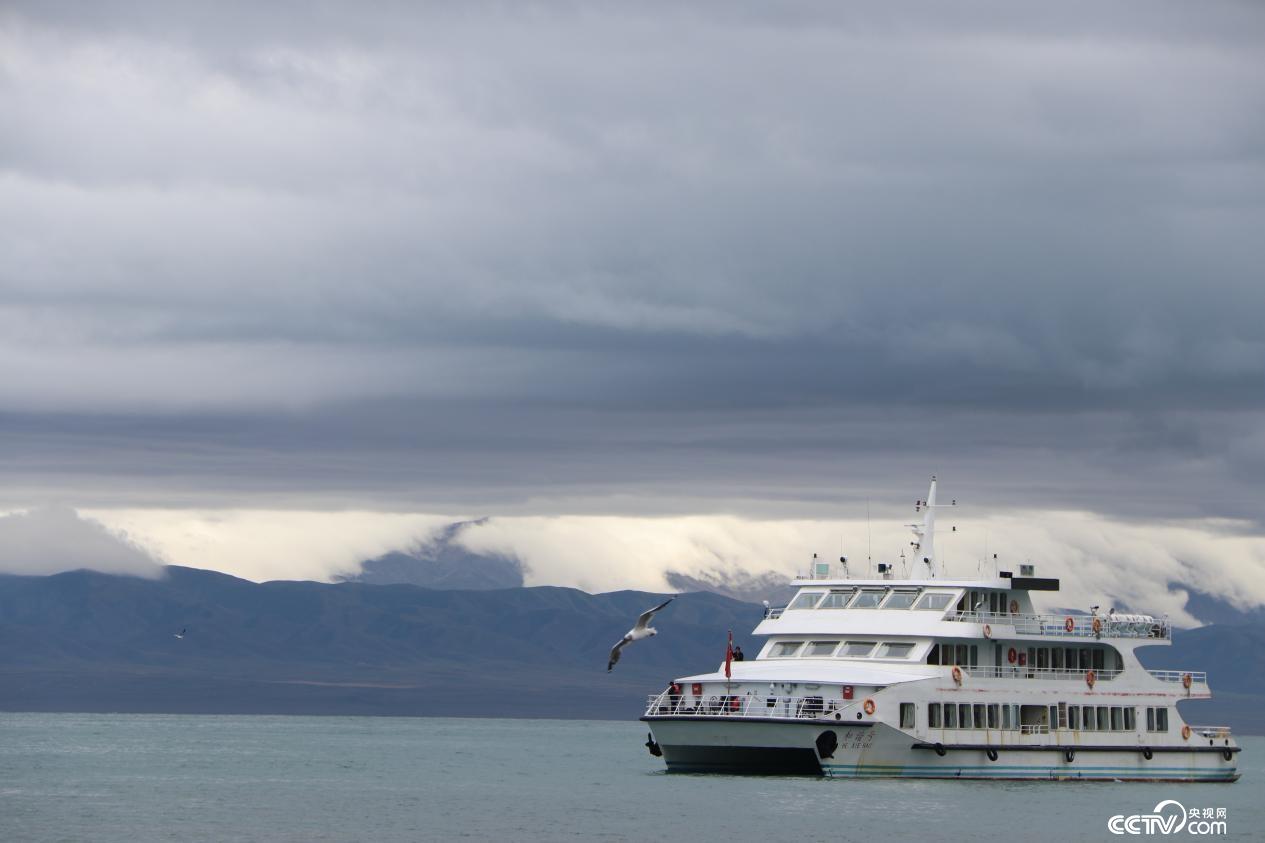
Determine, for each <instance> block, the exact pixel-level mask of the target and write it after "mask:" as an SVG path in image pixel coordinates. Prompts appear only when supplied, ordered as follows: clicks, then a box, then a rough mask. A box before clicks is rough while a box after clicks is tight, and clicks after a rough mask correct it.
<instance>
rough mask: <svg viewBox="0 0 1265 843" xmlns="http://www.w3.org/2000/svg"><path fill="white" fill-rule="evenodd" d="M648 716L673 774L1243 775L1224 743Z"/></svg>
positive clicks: (1196, 778)
mask: <svg viewBox="0 0 1265 843" xmlns="http://www.w3.org/2000/svg"><path fill="white" fill-rule="evenodd" d="M643 719H645V720H647V722H648V723H649V725H650V730H651V736H652V737H653V740H654V741H655V743H656V744H657V746H658V747H659V749H660V750H661V751H662V753H663V759H664V761H665V762H666V763H667V767H668V769H669V770H670V771H673V772H689V773H731V774H762V775H772V774H791V775H796V774H797V775H817V776H828V777H831V778H932V779H1006V780H1022V779H1028V780H1043V781H1051V780H1052V781H1147V782H1203V781H1207V782H1232V781H1235V780H1237V779H1238V777H1239V773H1238V769H1237V754H1236V750H1226V749H1217V748H1214V747H1208V748H1203V747H1195V748H1192V747H1187V746H1172V747H1159V746H1156V747H1151V758H1150V759H1147V758H1146V757H1145V755H1144V754H1143V752H1142V751H1141V748H1133V747H1121V746H1118V747H1111V746H1087V745H1075V746H1062V745H1058V744H1050V745H1047V746H1016V745H1010V746H1001V745H999V746H996V747H985V746H981V745H965V744H963V745H953V744H942V743H941V744H937V743H929V742H927V741H924V740H920V739H919V738H916V737H913V736H911V735H909V734H906V733H905V732H902V731H900V730H899V729H894V728H892V727H890V726H887V725H885V724H882V723H875V724H872V725H864V724H856V725H850V724H843V723H834V722H825V721H798V722H776V721H773V720H769V721H757V722H752V721H751V720H750V719H741V720H740V719H736V718H735V719H732V720H728V719H723V718H707V719H702V718H680V719H678V718H653V717H648V718H643ZM990 750H991V752H990ZM941 753H943V754H941ZM1227 755H1228V756H1229V757H1228V758H1227V757H1226V756H1227ZM994 756H995V760H994Z"/></svg>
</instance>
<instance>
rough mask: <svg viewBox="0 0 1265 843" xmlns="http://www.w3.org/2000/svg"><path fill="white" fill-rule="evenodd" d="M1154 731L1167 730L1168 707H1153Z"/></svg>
mask: <svg viewBox="0 0 1265 843" xmlns="http://www.w3.org/2000/svg"><path fill="white" fill-rule="evenodd" d="M1155 731H1157V732H1167V731H1168V709H1167V708H1157V709H1155Z"/></svg>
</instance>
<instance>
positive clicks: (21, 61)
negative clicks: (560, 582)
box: [0, 2, 1265, 522]
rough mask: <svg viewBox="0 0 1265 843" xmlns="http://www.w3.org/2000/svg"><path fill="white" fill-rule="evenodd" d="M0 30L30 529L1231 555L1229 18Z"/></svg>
mask: <svg viewBox="0 0 1265 843" xmlns="http://www.w3.org/2000/svg"><path fill="white" fill-rule="evenodd" d="M263 5H264V4H214V6H213V7H212V6H206V5H205V4H188V5H185V4H179V3H136V4H97V3H92V4H83V5H79V4H58V3H39V4H21V3H17V4H14V3H10V4H6V6H5V8H4V10H3V11H0V116H2V117H3V122H4V126H5V130H4V131H3V132H2V133H0V326H2V327H3V330H2V331H0V360H3V361H4V367H5V374H4V377H3V379H0V434H3V435H0V456H2V457H3V461H4V465H5V466H6V471H5V474H6V482H5V491H4V498H5V502H6V503H7V504H8V505H10V506H26V505H29V504H31V503H41V502H44V501H47V500H59V501H67V502H70V503H72V504H75V505H106V506H108V505H135V506H167V505H183V506H225V505H232V506H259V507H270V506H309V507H321V506H349V505H355V506H360V507H365V508H381V509H409V508H422V509H428V510H430V511H452V512H462V513H467V514H484V513H497V512H548V513H569V512H613V513H634V514H641V513H656V512H673V513H688V512H711V511H717V510H723V511H734V512H738V513H741V514H744V515H748V516H782V515H787V514H790V513H802V514H807V515H814V514H817V515H820V514H823V513H825V512H827V511H837V510H838V508H839V507H840V506H842V505H843V503H841V502H848V505H851V506H853V507H855V505H856V502H857V501H859V500H861V499H863V498H864V497H865V496H866V495H873V496H875V497H882V496H884V495H888V496H896V499H897V500H898V501H902V502H903V501H904V499H905V498H909V497H911V496H916V495H918V494H920V493H921V491H922V485H923V481H924V477H925V475H926V474H928V473H930V472H932V471H939V472H940V473H941V474H942V475H946V476H949V477H952V478H953V479H954V485H955V486H957V488H959V489H961V488H969V489H970V491H971V493H972V495H973V497H974V498H975V499H976V500H978V501H979V502H981V503H983V504H986V505H989V506H995V507H1004V506H1007V505H1011V504H1014V503H1016V502H1019V501H1022V503H1023V504H1024V505H1028V506H1049V507H1063V508H1083V509H1090V510H1096V511H1099V512H1104V513H1109V514H1112V515H1114V516H1120V517H1125V518H1130V519H1146V518H1151V517H1155V518H1172V517H1182V516H1227V517H1236V518H1245V519H1249V520H1254V521H1257V522H1259V520H1260V517H1261V516H1260V507H1259V499H1260V495H1259V491H1260V480H1259V478H1260V477H1261V476H1262V471H1265V425H1263V423H1265V320H1263V319H1262V314H1263V313H1265V283H1262V278H1261V270H1260V267H1261V266H1262V265H1265V241H1263V239H1262V236H1261V234H1262V232H1265V73H1262V70H1263V68H1262V64H1263V61H1262V59H1261V56H1263V55H1265V8H1262V7H1261V6H1260V5H1259V4H1254V3H1228V2H1227V3H1211V4H1198V5H1192V4H1187V3H1136V4H1120V5H1115V6H1112V7H1110V8H1103V7H1102V5H1101V4H1076V3H1064V4H1057V5H1051V6H1047V7H1042V8H1025V9H1023V10H1022V12H1020V11H1019V10H1018V9H1017V8H1016V7H1015V6H1014V5H1013V4H1008V3H997V4H992V3H978V4H962V5H959V4H954V5H953V7H952V8H950V7H948V6H946V4H941V3H926V4H901V5H900V6H899V9H898V10H893V9H892V8H889V7H888V6H889V4H874V5H873V7H871V8H868V9H862V8H860V7H856V6H849V7H848V8H847V9H843V10H841V9H838V8H836V4H805V5H800V6H796V7H794V8H787V9H783V10H781V11H779V12H778V13H777V14H776V15H774V14H773V13H772V12H769V11H766V10H764V7H763V6H759V5H753V6H751V7H749V8H746V7H742V6H740V5H737V4H705V5H697V6H693V7H691V8H688V9H681V8H679V6H678V5H677V4H660V5H652V4H637V5H636V6H635V7H634V6H629V5H619V4H579V5H572V4H557V5H548V4H546V5H535V6H531V7H521V8H520V7H517V6H510V7H506V6H503V5H501V4H457V5H448V4H442V5H438V6H435V7H432V8H429V9H426V8H418V7H416V6H415V4H388V5H383V6H379V7H377V8H376V9H375V11H374V12H372V13H369V12H367V11H366V10H365V8H364V7H363V6H359V5H353V4H347V5H340V4H318V5H316V6H312V5H311V4H296V5H294V6H287V5H286V4H267V7H266V8H262V9H261V8H258V6H263Z"/></svg>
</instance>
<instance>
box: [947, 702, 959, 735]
mask: <svg viewBox="0 0 1265 843" xmlns="http://www.w3.org/2000/svg"><path fill="white" fill-rule="evenodd" d="M957 727H958V707H957V706H956V705H954V704H953V703H945V704H944V728H946V729H956V728H957Z"/></svg>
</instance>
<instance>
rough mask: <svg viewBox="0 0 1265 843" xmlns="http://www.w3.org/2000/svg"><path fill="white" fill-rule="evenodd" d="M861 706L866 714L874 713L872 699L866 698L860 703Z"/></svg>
mask: <svg viewBox="0 0 1265 843" xmlns="http://www.w3.org/2000/svg"><path fill="white" fill-rule="evenodd" d="M861 708H863V709H865V713H866V714H873V713H874V700H866V701H865V702H864V703H862V704H861Z"/></svg>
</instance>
